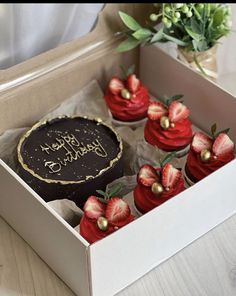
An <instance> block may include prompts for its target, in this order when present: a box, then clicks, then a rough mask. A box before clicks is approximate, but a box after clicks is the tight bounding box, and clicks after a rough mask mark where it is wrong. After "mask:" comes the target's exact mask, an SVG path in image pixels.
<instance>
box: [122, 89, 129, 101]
mask: <svg viewBox="0 0 236 296" xmlns="http://www.w3.org/2000/svg"><path fill="white" fill-rule="evenodd" d="M121 96H122V98H124V99H126V100H129V99H130V98H131V94H130V92H129V91H128V89H126V88H123V89H122V90H121Z"/></svg>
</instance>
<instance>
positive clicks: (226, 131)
mask: <svg viewBox="0 0 236 296" xmlns="http://www.w3.org/2000/svg"><path fill="white" fill-rule="evenodd" d="M229 131H230V128H226V129H224V130H222V131H220V132H218V133H217V134H216V135H215V138H216V137H218V136H219V134H221V133H223V134H228V132H229Z"/></svg>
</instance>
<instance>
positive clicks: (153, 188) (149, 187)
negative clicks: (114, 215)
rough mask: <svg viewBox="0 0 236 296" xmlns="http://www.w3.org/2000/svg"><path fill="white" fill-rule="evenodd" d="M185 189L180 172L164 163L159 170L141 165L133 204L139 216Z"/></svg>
mask: <svg viewBox="0 0 236 296" xmlns="http://www.w3.org/2000/svg"><path fill="white" fill-rule="evenodd" d="M184 189H185V187H184V180H183V178H182V174H181V171H180V170H178V169H176V168H174V167H173V165H171V164H170V163H166V164H165V165H164V166H163V167H161V168H154V167H153V166H151V165H148V164H145V165H143V166H142V167H141V168H140V170H139V172H138V174H137V185H136V187H135V188H134V191H133V196H134V204H135V207H136V210H137V212H138V213H139V214H145V213H147V212H149V211H151V210H152V209H154V208H156V207H158V206H160V205H161V204H162V203H164V202H165V201H167V200H168V199H170V198H172V197H174V196H175V195H177V194H178V193H180V192H182V191H183V190H184Z"/></svg>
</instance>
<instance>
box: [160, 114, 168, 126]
mask: <svg viewBox="0 0 236 296" xmlns="http://www.w3.org/2000/svg"><path fill="white" fill-rule="evenodd" d="M160 125H161V127H162V128H163V129H168V128H169V127H170V121H169V118H168V117H167V116H162V117H161V119H160Z"/></svg>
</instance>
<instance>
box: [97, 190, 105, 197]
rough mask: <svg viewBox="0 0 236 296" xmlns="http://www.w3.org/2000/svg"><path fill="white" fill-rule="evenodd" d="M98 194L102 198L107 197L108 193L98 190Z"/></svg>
mask: <svg viewBox="0 0 236 296" xmlns="http://www.w3.org/2000/svg"><path fill="white" fill-rule="evenodd" d="M96 192H97V193H98V194H100V195H101V196H105V195H106V192H105V191H103V190H96Z"/></svg>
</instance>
